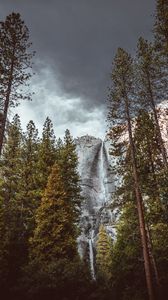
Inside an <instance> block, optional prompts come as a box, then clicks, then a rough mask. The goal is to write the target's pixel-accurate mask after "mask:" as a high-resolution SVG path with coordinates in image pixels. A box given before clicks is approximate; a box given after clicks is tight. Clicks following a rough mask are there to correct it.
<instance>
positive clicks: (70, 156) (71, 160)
mask: <svg viewBox="0 0 168 300" xmlns="http://www.w3.org/2000/svg"><path fill="white" fill-rule="evenodd" d="M57 155H58V157H57V163H58V165H59V167H60V171H61V175H62V179H63V182H64V189H65V192H66V197H67V202H68V203H69V205H70V206H71V217H72V219H74V220H75V221H77V219H78V218H79V215H80V205H81V200H82V198H81V194H80V193H81V187H80V177H79V174H78V157H77V153H76V145H75V143H74V141H73V139H72V137H71V135H70V132H69V130H68V129H67V130H66V132H65V137H64V144H63V147H62V145H61V147H60V150H59V151H57Z"/></svg>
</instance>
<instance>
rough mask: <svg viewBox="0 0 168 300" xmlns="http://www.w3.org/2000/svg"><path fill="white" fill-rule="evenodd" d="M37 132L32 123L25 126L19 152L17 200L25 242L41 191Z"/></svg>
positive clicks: (32, 225)
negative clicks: (19, 175) (19, 166)
mask: <svg viewBox="0 0 168 300" xmlns="http://www.w3.org/2000/svg"><path fill="white" fill-rule="evenodd" d="M38 149H39V139H38V130H37V129H36V126H35V124H34V122H33V121H30V122H29V123H28V125H27V131H26V132H25V133H24V135H23V144H22V150H21V157H22V169H21V180H20V181H19V183H18V186H19V194H18V199H19V201H21V202H22V219H23V226H24V232H23V235H24V236H25V240H27V239H28V237H29V236H30V235H31V233H32V231H33V229H34V213H35V211H36V209H37V207H38V206H39V201H40V197H41V190H40V188H39V186H38V168H37V163H38Z"/></svg>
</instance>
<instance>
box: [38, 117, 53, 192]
mask: <svg viewBox="0 0 168 300" xmlns="http://www.w3.org/2000/svg"><path fill="white" fill-rule="evenodd" d="M55 159H56V149H55V136H54V130H53V124H52V122H51V120H50V119H49V118H48V117H47V118H46V120H45V123H44V126H43V132H42V139H41V141H40V144H39V149H38V166H37V168H38V175H39V176H38V179H39V182H38V187H39V189H40V188H41V194H42V193H43V191H44V189H45V187H46V184H47V180H48V176H49V174H50V172H51V168H52V166H53V164H54V162H55Z"/></svg>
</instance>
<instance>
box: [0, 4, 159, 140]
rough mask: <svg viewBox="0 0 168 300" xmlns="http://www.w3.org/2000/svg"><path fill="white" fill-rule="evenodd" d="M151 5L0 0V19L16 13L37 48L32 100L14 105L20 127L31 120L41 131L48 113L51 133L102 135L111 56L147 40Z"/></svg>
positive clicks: (104, 128) (150, 21) (151, 15)
mask: <svg viewBox="0 0 168 300" xmlns="http://www.w3.org/2000/svg"><path fill="white" fill-rule="evenodd" d="M154 9H155V0H0V19H1V20H4V19H5V17H6V15H8V14H9V13H11V12H13V11H14V12H19V13H20V14H21V16H22V18H23V19H24V21H25V23H26V25H27V26H28V28H29V31H30V39H31V41H32V42H33V49H34V50H36V52H37V53H36V56H35V58H34V63H35V64H34V69H35V72H36V75H35V76H34V77H33V81H32V84H31V87H32V89H33V90H34V92H35V95H34V96H33V101H32V102H31V103H24V104H21V105H20V106H19V108H18V109H17V111H18V112H19V114H20V115H21V120H22V125H23V128H25V125H26V123H27V122H28V121H29V120H30V119H33V120H34V121H35V123H36V125H37V127H38V128H39V130H40V131H41V129H42V125H43V123H44V120H45V118H46V116H49V117H50V118H51V119H52V121H53V123H54V128H55V134H56V136H62V135H63V133H64V131H65V129H66V128H69V129H70V130H71V133H72V134H73V135H74V136H75V137H76V136H81V135H84V134H91V135H94V136H97V137H103V136H104V135H105V130H106V125H105V118H106V98H107V87H108V85H109V74H110V70H111V63H112V59H113V57H114V55H115V52H116V49H117V48H118V47H123V48H125V49H126V50H127V51H129V52H131V53H132V54H134V53H135V49H136V43H137V39H138V37H139V36H144V37H145V38H147V39H151V36H152V33H151V30H152V25H153V14H154ZM11 114H14V112H12V113H11Z"/></svg>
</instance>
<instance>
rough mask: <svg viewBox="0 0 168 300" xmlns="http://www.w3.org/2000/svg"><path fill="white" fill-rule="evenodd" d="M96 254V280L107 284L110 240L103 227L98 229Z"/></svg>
mask: <svg viewBox="0 0 168 300" xmlns="http://www.w3.org/2000/svg"><path fill="white" fill-rule="evenodd" d="M96 252H97V253H96V266H97V278H98V280H99V278H100V279H102V280H104V281H105V282H106V283H108V282H109V280H110V279H111V260H112V240H111V238H110V237H109V235H108V234H107V233H106V229H105V227H104V226H103V225H100V228H99V234H98V240H97V247H96Z"/></svg>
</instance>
